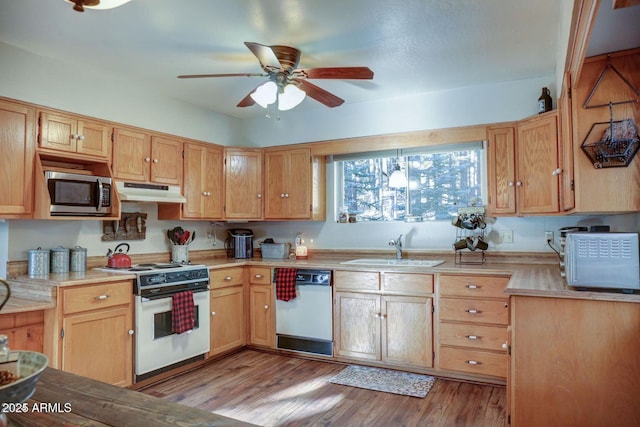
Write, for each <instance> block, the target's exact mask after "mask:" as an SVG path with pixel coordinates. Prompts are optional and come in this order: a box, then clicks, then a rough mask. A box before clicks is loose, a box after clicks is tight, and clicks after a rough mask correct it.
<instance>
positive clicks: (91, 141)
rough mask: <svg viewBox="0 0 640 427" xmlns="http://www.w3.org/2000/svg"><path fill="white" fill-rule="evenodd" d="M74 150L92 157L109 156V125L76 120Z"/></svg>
mask: <svg viewBox="0 0 640 427" xmlns="http://www.w3.org/2000/svg"><path fill="white" fill-rule="evenodd" d="M78 135H79V136H78V141H77V144H76V151H77V152H78V153H79V154H87V155H89V156H94V157H104V158H109V155H110V154H111V127H110V126H108V125H106V124H103V123H100V122H94V121H89V120H79V121H78Z"/></svg>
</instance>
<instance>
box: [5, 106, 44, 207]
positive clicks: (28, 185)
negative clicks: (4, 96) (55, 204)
mask: <svg viewBox="0 0 640 427" xmlns="http://www.w3.org/2000/svg"><path fill="white" fill-rule="evenodd" d="M0 129H2V132H0V165H1V167H0V182H2V183H3V184H4V185H2V186H0V217H12V216H13V217H24V216H27V215H29V214H31V213H32V212H33V156H34V153H35V143H36V113H35V109H34V108H31V107H28V106H24V105H21V104H14V103H11V102H6V101H2V100H0ZM9 182H10V183H11V185H7V183H9Z"/></svg>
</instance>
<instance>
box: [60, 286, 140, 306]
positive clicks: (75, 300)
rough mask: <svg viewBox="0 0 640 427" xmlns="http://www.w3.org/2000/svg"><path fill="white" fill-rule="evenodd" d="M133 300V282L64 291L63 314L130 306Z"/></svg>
mask: <svg viewBox="0 0 640 427" xmlns="http://www.w3.org/2000/svg"><path fill="white" fill-rule="evenodd" d="M132 300H133V285H132V282H130V281H126V282H113V283H105V284H101V285H91V286H82V287H77V288H69V289H63V294H62V301H63V311H62V312H63V313H64V314H69V313H77V312H80V311H88V310H95V309H97V308H104V307H113V306H116V305H122V304H130V303H131V301H132Z"/></svg>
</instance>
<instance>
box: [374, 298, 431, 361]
mask: <svg viewBox="0 0 640 427" xmlns="http://www.w3.org/2000/svg"><path fill="white" fill-rule="evenodd" d="M432 307H433V299H432V298H424V297H406V296H383V297H382V319H383V322H382V324H383V327H384V330H383V332H382V360H383V361H384V362H389V363H395V364H399V365H411V366H421V367H425V368H430V367H433V336H432V335H433V334H432V330H433V321H432V314H431V311H432Z"/></svg>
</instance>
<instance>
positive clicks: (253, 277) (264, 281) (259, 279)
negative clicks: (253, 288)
mask: <svg viewBox="0 0 640 427" xmlns="http://www.w3.org/2000/svg"><path fill="white" fill-rule="evenodd" d="M249 283H252V284H254V285H270V284H271V269H270V268H268V267H251V268H249Z"/></svg>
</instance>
